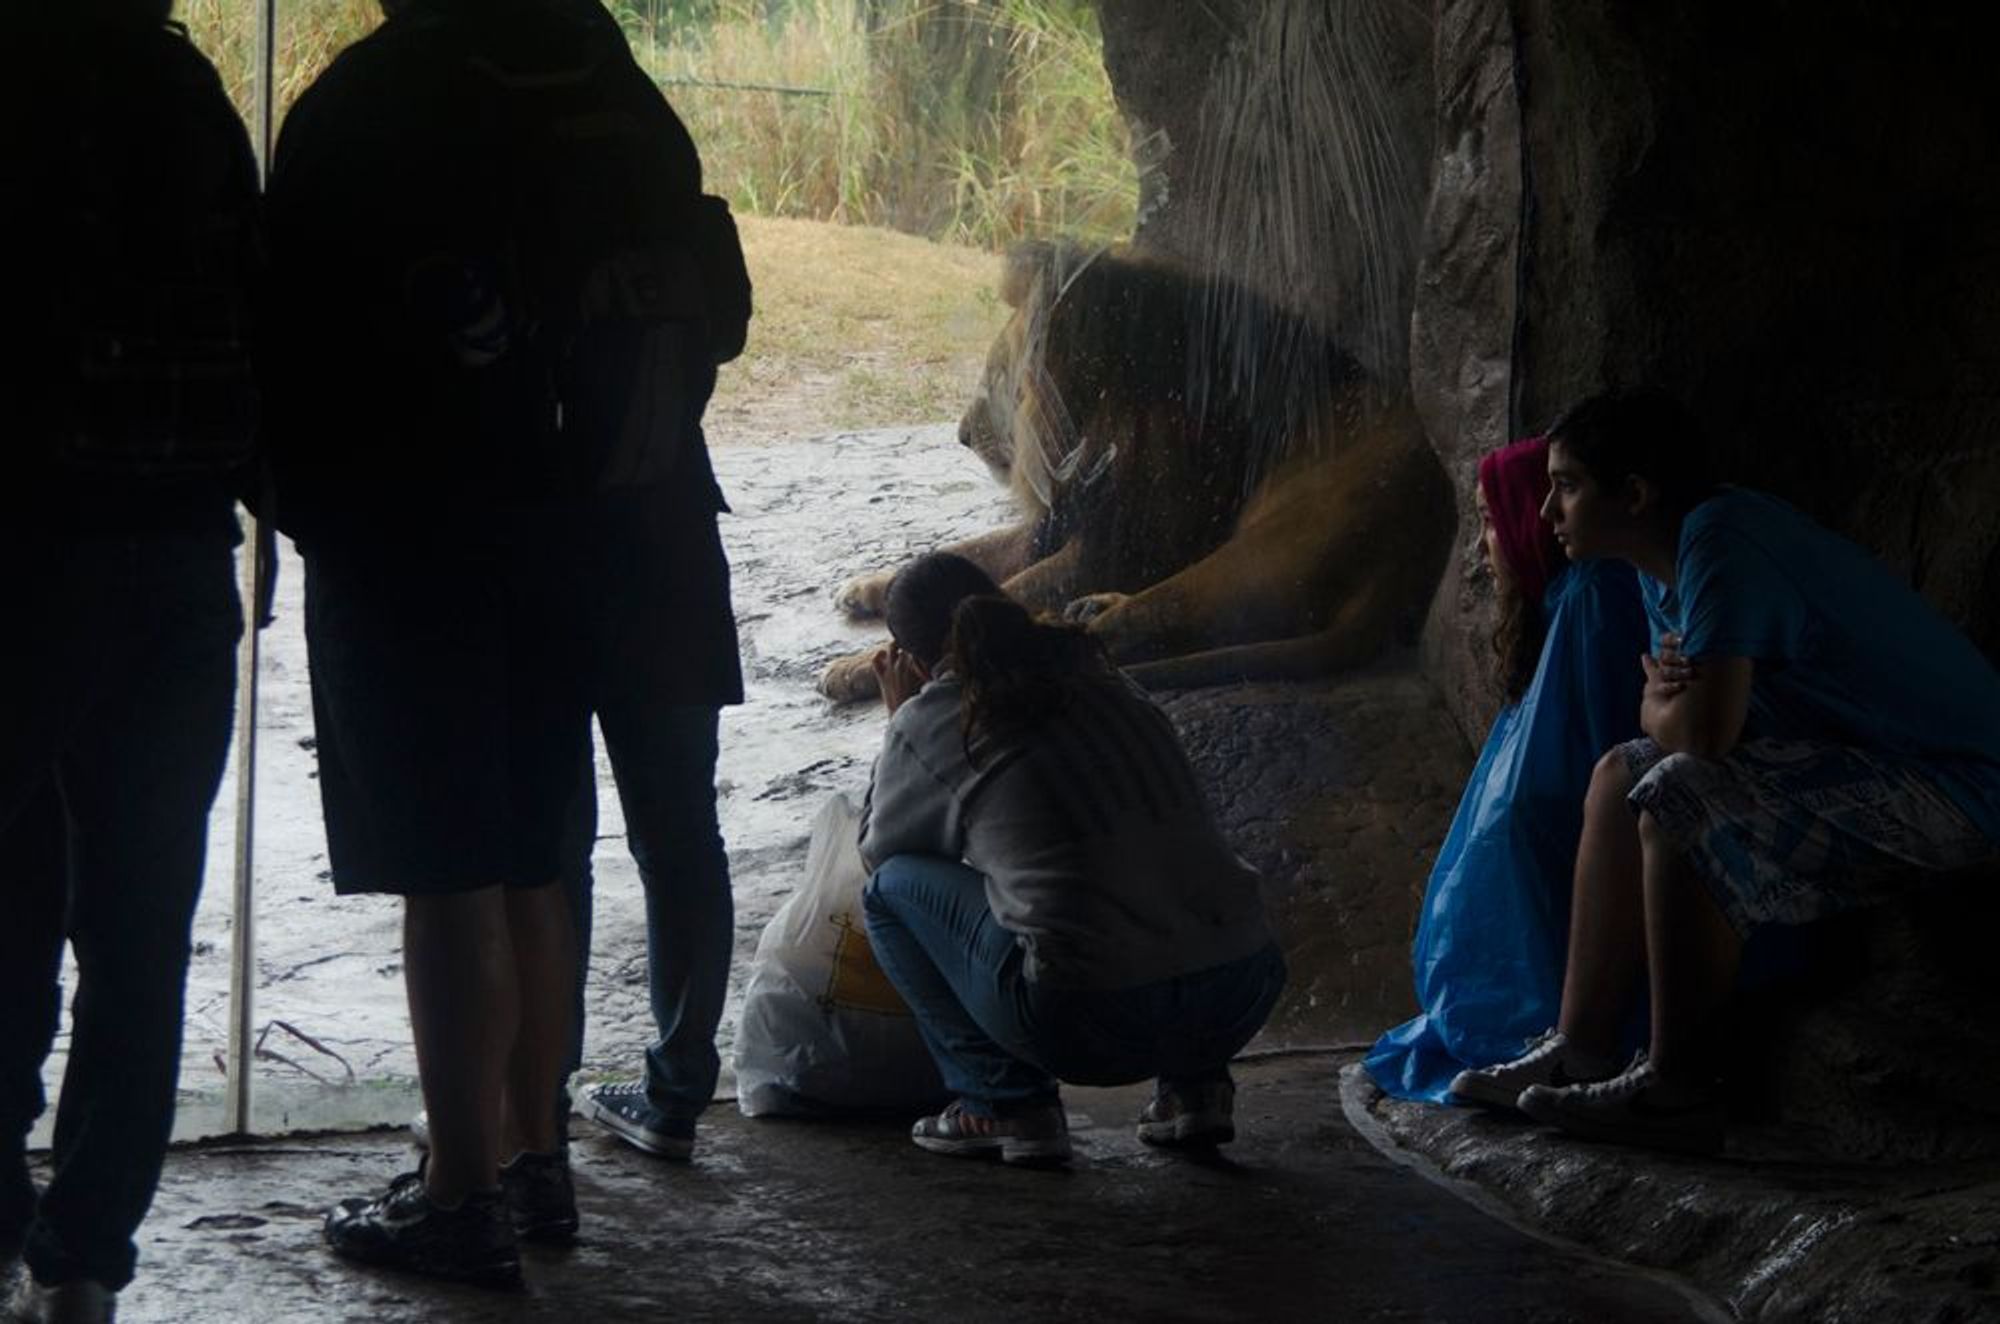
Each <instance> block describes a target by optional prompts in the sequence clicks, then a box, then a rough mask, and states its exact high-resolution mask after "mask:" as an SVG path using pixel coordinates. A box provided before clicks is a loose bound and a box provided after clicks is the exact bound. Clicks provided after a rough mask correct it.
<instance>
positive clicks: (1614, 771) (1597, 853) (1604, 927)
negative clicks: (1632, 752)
mask: <svg viewBox="0 0 2000 1324" xmlns="http://www.w3.org/2000/svg"><path fill="white" fill-rule="evenodd" d="M1631 789H1632V776H1631V774H1630V773H1629V772H1628V771H1626V768H1625V761H1624V759H1623V758H1622V757H1621V756H1620V755H1619V754H1618V752H1617V751H1616V750H1613V751H1612V752H1611V753H1609V754H1606V755H1605V756H1604V757H1603V758H1601V759H1599V760H1598V761H1597V769H1596V771H1594V772H1593V773H1592V774H1591V777H1590V791H1589V793H1588V794H1587V795H1586V796H1585V797H1584V801H1583V835H1582V837H1581V838H1579V839H1578V842H1577V849H1576V886H1575V888H1574V891H1573V893H1572V896H1571V899H1570V914H1569V966H1568V969H1567V971H1566V972H1565V974H1564V976H1563V1001H1562V1019H1561V1021H1560V1022H1559V1023H1558V1028H1560V1029H1561V1030H1562V1032H1563V1037H1564V1038H1565V1039H1567V1040H1568V1041H1569V1042H1570V1043H1572V1044H1574V1045H1575V1046H1576V1047H1577V1048H1579V1049H1581V1050H1582V1051H1584V1052H1586V1053H1590V1054H1592V1055H1594V1056H1598V1057H1610V1056H1613V1055H1614V1054H1616V1052H1617V1051H1618V1029H1619V1026H1620V1025H1622V1024H1623V1023H1624V1020H1625V1013H1626V1010H1627V1008H1628V1007H1629V1006H1630V1005H1631V1001H1632V993H1633V991H1634V990H1635V989H1636V988H1637V987H1638V986H1639V979H1640V977H1641V973H1642V972H1643V970H1644V969H1645V960H1646V932H1645V890H1644V886H1643V882H1642V876H1641V866H1642V856H1641V851H1640V843H1639V824H1638V820H1637V818H1636V816H1635V815H1634V814H1633V812H1632V810H1631V807H1630V806H1629V805H1627V804H1626V803H1625V797H1626V795H1627V794H1629V793H1630V791H1631Z"/></svg>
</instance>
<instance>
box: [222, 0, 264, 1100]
mask: <svg viewBox="0 0 2000 1324" xmlns="http://www.w3.org/2000/svg"><path fill="white" fill-rule="evenodd" d="M277 41H278V0H262V3H260V4H259V5H258V6H257V101H256V123H255V124H254V125H253V126H252V134H251V141H252V143H253V145H254V146H255V147H256V149H257V170H258V174H259V175H260V177H267V176H268V175H269V174H270V169H271V139H272V132H273V129H274V127H275V124H276V116H275V113H274V112H275V110H276V104H277V96H276V89H277V73H278V69H277ZM246 523H247V524H248V526H249V527H248V530H247V533H248V537H247V539H246V541H245V542H244V556H243V595H244V602H245V609H246V616H247V617H248V619H249V628H248V629H246V630H245V631H244V632H243V646H242V648H241V649H240V650H238V655H237V681H236V688H237V694H238V695H239V696H240V697H239V702H238V704H237V718H236V878H235V884H236V885H235V891H234V898H233V910H232V912H231V913H232V917H233V922H232V924H231V926H230V935H229V1058H228V1062H229V1080H228V1090H229V1092H228V1097H227V1098H226V1099H225V1100H224V1101H223V1111H222V1124H223V1129H224V1130H226V1131H228V1132H230V1133H231V1134H232V1135H244V1134H248V1132H249V1131H250V1073H251V1067H252V1065H253V1063H254V1058H255V1051H256V1050H255V1045H254V1044H253V1042H252V1036H253V1034H254V1033H255V1031H256V1017H255V1003H256V996H255V995H256V978H255V977H256V970H257V924H256V918H257V891H256V886H255V879H254V873H253V868H252V866H253V864H254V863H255V859H256V853H255V850H254V846H255V840H256V833H255V827H256V818H257V662H258V656H259V650H258V638H259V634H258V629H257V619H256V618H257V614H258V604H259V603H261V602H263V600H264V561H263V558H262V557H261V556H259V555H258V554H257V548H258V529H257V520H256V517H255V516H252V517H251V518H250V519H248V520H247V521H246Z"/></svg>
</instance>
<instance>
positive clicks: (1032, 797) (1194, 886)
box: [861, 672, 1271, 988]
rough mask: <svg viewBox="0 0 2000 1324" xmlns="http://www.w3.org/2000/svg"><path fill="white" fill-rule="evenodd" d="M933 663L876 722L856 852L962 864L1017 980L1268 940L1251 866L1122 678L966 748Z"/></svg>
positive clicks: (1104, 982) (1111, 983) (1204, 960)
mask: <svg viewBox="0 0 2000 1324" xmlns="http://www.w3.org/2000/svg"><path fill="white" fill-rule="evenodd" d="M961 694H962V687H961V686H960V684H959V682H958V680H957V678H956V677H954V676H952V675H951V674H950V673H948V672H947V673H944V674H941V675H939V676H937V677H936V678H934V679H933V680H931V681H930V683H928V684H927V685H925V686H924V688H923V689H922V690H921V691H919V692H918V693H917V695H916V696H915V697H913V698H912V699H911V700H910V701H909V702H908V703H905V704H904V705H903V706H902V707H901V708H899V709H898V710H897V711H896V715H895V716H894V717H893V718H891V719H890V722H889V730H888V733H887V735H886V736H885V737H884V740H883V745H882V752H881V754H880V755H879V756H878V757H877V759H876V761H875V776H874V780H873V782H872V783H871V785H870V786H869V788H868V800H867V803H866V804H865V805H864V806H863V809H862V815H861V855H862V858H863V859H864V860H866V861H867V863H868V867H869V868H870V869H871V870H873V869H874V868H876V867H877V866H879V865H880V864H881V862H882V861H884V860H886V859H888V858H889V857H890V856H892V855H900V854H906V853H918V854H926V855H940V856H944V857H946V858H949V859H953V860H963V861H964V862H965V863H966V864H967V865H969V866H970V867H972V868H973V869H975V870H977V871H978V872H979V873H981V874H983V875H984V876H985V879H986V902H987V905H988V906H990V907H991V908H992V910H993V915H994V918H995V919H997V920H998V921H999V922H1000V924H1001V925H1002V926H1004V927H1005V928H1008V929H1010V930H1012V931H1013V932H1014V933H1015V934H1017V935H1018V938H1019V941H1020V943H1021V945H1022V946H1023V947H1024V948H1026V949H1027V961H1026V965H1025V973H1026V975H1027V977H1028V978H1030V979H1033V980H1036V981H1038V982H1041V983H1045V984H1049V985H1052V986H1063V987H1073V988H1127V987H1132V986H1134V985H1138V984H1148V983H1153V982H1156V981H1158V980H1162V979H1167V978H1171V977H1173V976H1175V975H1182V974H1189V973H1192V972H1194V971H1197V970H1205V969H1207V968H1209V967H1211V966H1216V965H1221V964H1222V963H1224V962H1226V961H1231V960H1235V959H1236V958H1238V957H1242V956H1247V955H1249V954H1250V953H1252V952H1254V951H1257V950H1258V949H1259V948H1261V947H1263V946H1264V945H1265V944H1266V943H1268V942H1270V940H1271V934H1270V929H1269V927H1268V925H1267V923H1266V921H1265V916H1264V907H1263V902H1262V899H1261V898H1260V896H1259V895H1258V877H1257V873H1256V871H1255V870H1253V869H1251V868H1250V866H1249V865H1247V864H1245V863H1244V862H1243V861H1242V860H1241V859H1238V858H1237V856H1236V854H1235V853H1234V852H1233V851H1231V850H1230V848H1229V845H1228V843H1226V842H1225V841H1224V840H1223V838H1222V833H1221V831H1220V830H1219V829H1218V828H1217V826H1216V823H1215V820H1214V818H1213V816H1212V815H1211V814H1210V813H1209V810H1208V806H1207V803H1206V802H1205V800H1204V799H1203V796H1202V793H1201V790H1200V788H1199V787H1198V786H1197V785H1196V783H1195V780H1194V774H1193V770H1192V769H1191V768H1190V767H1189V765H1188V759H1187V754H1186V752H1185V751H1184V750H1182V748H1181V745H1180V741H1179V739H1178V738H1177V737H1176V735H1175V734H1174V730H1173V726H1172V724H1171V723H1170V722H1169V721H1168V720H1167V716H1166V714H1165V713H1163V712H1161V711H1160V710H1159V709H1158V708H1157V707H1155V706H1154V704H1153V703H1152V701H1151V700H1150V699H1148V698H1147V697H1146V696H1145V694H1144V693H1143V692H1142V691H1141V690H1139V689H1138V688H1137V687H1136V686H1135V685H1133V684H1132V683H1131V682H1130V681H1128V680H1126V679H1125V678H1124V677H1123V676H1122V675H1117V674H1113V675H1108V676H1106V677H1105V679H1104V680H1103V681H1102V682H1094V683H1092V684H1091V686H1090V688H1089V690H1088V691H1087V693H1086V694H1085V695H1082V696H1079V698H1078V699H1077V700H1076V701H1075V702H1073V703H1072V704H1071V705H1070V706H1069V708H1068V710H1067V711H1065V712H1064V713H1063V714H1062V715H1061V716H1060V717H1057V718H1055V719H1053V720H1051V721H1049V722H1046V723H1044V724H1043V725H1041V726H1040V727H1038V728H1036V729H1034V730H1032V731H1029V732H1027V733H1025V734H1024V735H1021V736H1018V737H1015V738H1012V739H1009V740H1006V741H1003V742H999V743H997V744H993V745H991V746H988V745H986V744H984V743H983V742H982V744H981V746H980V748H979V760H978V766H976V767H975V766H974V764H973V761H972V760H971V759H970V758H968V756H967V752H966V746H965V741H964V738H963V735H962V734H961V730H960V697H961Z"/></svg>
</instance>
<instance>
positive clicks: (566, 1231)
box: [514, 1214, 577, 1246]
mask: <svg viewBox="0 0 2000 1324" xmlns="http://www.w3.org/2000/svg"><path fill="white" fill-rule="evenodd" d="M576 1229H577V1217H576V1215H575V1214H571V1215H570V1216H569V1217H567V1218H552V1219H549V1220H547V1221H545V1222H540V1223H519V1222H517V1223H515V1224H514V1235H515V1236H517V1237H519V1238H520V1239H521V1240H523V1241H529V1242H533V1243H534V1244H535V1245H537V1246H570V1245H574V1244H575V1243H576Z"/></svg>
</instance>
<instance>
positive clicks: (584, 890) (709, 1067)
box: [563, 702, 736, 1118]
mask: <svg viewBox="0 0 2000 1324" xmlns="http://www.w3.org/2000/svg"><path fill="white" fill-rule="evenodd" d="M718 717H719V713H718V710H717V709H715V708H713V707H704V706H690V705H669V704H647V703H643V702H636V703H626V704H621V703H615V702H613V703H607V704H606V705H605V706H604V707H603V708H601V709H600V710H599V712H598V714H597V721H598V725H599V727H600V728H601V729H602V730H603V733H604V744H605V749H606V751H607V752H608V753H609V754H610V756H611V771H612V776H613V777H614V778H615V779H616V780H617V783H618V800H619V803H620V805H621V806H622V807H623V809H624V813H625V834H626V841H627V844H628V845H629V846H630V848H631V851H632V858H633V860H634V862H635V863H637V864H638V866H639V878H640V882H641V883H642V884H643V885H644V887H645V889H646V952H647V992H648V995H649V997H650V1000H651V1003H652V1011H653V1022H654V1025H655V1027H656V1029H657V1031H658V1037H657V1038H656V1039H655V1040H654V1041H653V1044H652V1046H651V1047H650V1048H648V1049H647V1050H646V1094H647V1097H648V1099H649V1100H650V1101H651V1102H652V1105H653V1106H654V1107H655V1108H658V1109H659V1110H660V1111H661V1112H662V1113H664V1114H666V1115H667V1116H669V1117H680V1118H691V1117H694V1116H695V1115H697V1114H698V1113H700V1112H701V1110H702V1109H703V1108H705V1107H707V1106H708V1102H709V1100H710V1098H712V1097H713V1096H714V1094H715V1083H716V1078H717V1076H718V1075H719V1074H720V1072H721V1065H722V1063H721V1057H720V1055H719V1054H717V1052H716V1049H715V1031H716V1026H717V1025H718V1024H719V1023H720V1022H721V1019H722V1004H723V1000H724V998H725V997H726V995H727V994H728V991H729V958H730V955H731V953H732V951H733V950H734V947H735V936H736V933H735V930H736V905H735V900H734V897H733V895H732V893H731V890H730V883H729V856H728V854H727V853H726V852H725V850H724V848H723V843H722V829H721V826H720V824H719V823H718V821H717V817H716V807H715V760H716V754H717V744H716V727H717V721H718ZM596 829H597V800H596V794H595V772H594V771H593V772H592V773H591V775H590V776H589V777H586V778H585V780H584V782H583V787H582V790H581V792H580V794H579V796H578V798H577V800H576V802H575V803H573V804H572V806H571V811H570V815H569V821H568V826H567V829H566V832H565V843H564V854H565V857H566V860H567V863H566V865H565V868H564V870H563V888H564V891H565V892H566V893H567V895H568V896H569V900H570V907H571V915H572V918H573V920H574V922H575V924H576V931H577V948H578V953H577V959H578V965H577V982H576V1006H575V1011H574V1019H575V1025H576V1031H577V1045H578V1057H577V1059H576V1060H575V1061H573V1062H572V1064H571V1070H572V1071H573V1070H574V1069H575V1067H576V1066H577V1065H578V1064H580V1062H581V1050H582V1043H583V1023H584V985H585V977H584V976H585V973H586V971H587V969H588V965H589V959H590V931H591V891H592V874H591V868H590V850H591V846H592V844H593V843H594V842H595V840H596V836H597V830H596ZM567 1099H568V1095H567V1094H566V1093H565V1094H564V1095H563V1101H564V1105H565V1109H566V1106H567Z"/></svg>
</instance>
